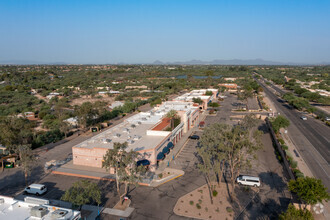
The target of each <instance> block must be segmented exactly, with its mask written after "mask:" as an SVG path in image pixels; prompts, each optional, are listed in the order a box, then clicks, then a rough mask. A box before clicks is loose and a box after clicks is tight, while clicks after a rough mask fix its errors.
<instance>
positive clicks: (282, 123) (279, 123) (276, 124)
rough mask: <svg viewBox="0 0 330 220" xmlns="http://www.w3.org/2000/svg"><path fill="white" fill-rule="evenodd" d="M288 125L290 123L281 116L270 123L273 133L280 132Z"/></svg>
mask: <svg viewBox="0 0 330 220" xmlns="http://www.w3.org/2000/svg"><path fill="white" fill-rule="evenodd" d="M289 125H290V121H289V120H288V119H287V118H286V117H284V116H282V115H279V116H277V117H276V118H275V119H274V120H273V121H272V127H273V129H274V131H275V133H278V132H279V131H280V129H281V128H287V127H289Z"/></svg>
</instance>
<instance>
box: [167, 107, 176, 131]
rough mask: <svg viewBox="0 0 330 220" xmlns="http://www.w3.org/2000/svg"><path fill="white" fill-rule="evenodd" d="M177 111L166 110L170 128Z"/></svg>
mask: <svg viewBox="0 0 330 220" xmlns="http://www.w3.org/2000/svg"><path fill="white" fill-rule="evenodd" d="M176 115H177V112H176V111H175V110H173V109H172V110H170V111H169V112H167V114H166V117H167V118H169V119H170V120H171V129H172V130H173V129H174V118H175V117H176Z"/></svg>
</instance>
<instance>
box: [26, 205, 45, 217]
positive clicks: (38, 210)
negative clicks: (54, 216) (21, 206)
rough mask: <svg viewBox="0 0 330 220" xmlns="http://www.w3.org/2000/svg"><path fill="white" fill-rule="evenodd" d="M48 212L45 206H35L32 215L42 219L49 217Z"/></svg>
mask: <svg viewBox="0 0 330 220" xmlns="http://www.w3.org/2000/svg"><path fill="white" fill-rule="evenodd" d="M47 213H48V210H47V208H46V207H45V206H34V207H32V208H31V211H30V215H31V216H32V217H37V218H42V217H44V216H45V215H47Z"/></svg>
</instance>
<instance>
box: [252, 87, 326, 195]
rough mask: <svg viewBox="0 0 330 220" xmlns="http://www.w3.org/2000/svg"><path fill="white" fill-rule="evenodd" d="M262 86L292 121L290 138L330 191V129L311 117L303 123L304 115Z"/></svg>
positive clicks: (315, 174) (277, 106)
mask: <svg viewBox="0 0 330 220" xmlns="http://www.w3.org/2000/svg"><path fill="white" fill-rule="evenodd" d="M259 83H260V81H259ZM261 85H262V86H263V88H264V91H265V93H266V95H267V96H268V97H269V98H270V99H271V101H272V102H273V103H274V105H275V107H276V109H277V110H278V111H279V112H280V113H281V114H283V115H284V116H286V117H287V118H288V119H289V120H290V121H291V124H292V125H290V126H289V128H288V132H289V136H290V137H291V139H292V140H293V142H294V143H295V145H296V147H297V148H298V151H299V152H300V154H301V155H302V156H303V158H304V160H305V162H306V163H307V165H308V167H309V168H310V169H311V171H312V173H313V175H314V176H315V177H317V178H319V179H322V181H323V183H324V184H325V186H327V187H328V189H330V177H329V173H330V167H329V161H330V142H329V138H330V128H329V127H328V126H326V125H324V124H323V123H322V122H320V121H319V120H316V119H314V118H311V117H308V119H307V121H303V120H302V119H301V118H300V116H301V115H302V114H304V113H301V112H299V111H297V110H295V109H292V108H290V106H289V105H288V104H287V103H286V102H285V101H284V100H282V99H280V98H279V97H277V96H276V95H275V94H274V93H273V92H272V91H271V89H269V88H268V87H266V86H265V85H264V84H263V83H261ZM306 140H307V141H306Z"/></svg>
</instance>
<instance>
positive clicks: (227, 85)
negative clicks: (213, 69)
mask: <svg viewBox="0 0 330 220" xmlns="http://www.w3.org/2000/svg"><path fill="white" fill-rule="evenodd" d="M219 86H223V87H226V88H227V89H230V90H236V89H237V84H236V83H221V84H219Z"/></svg>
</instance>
